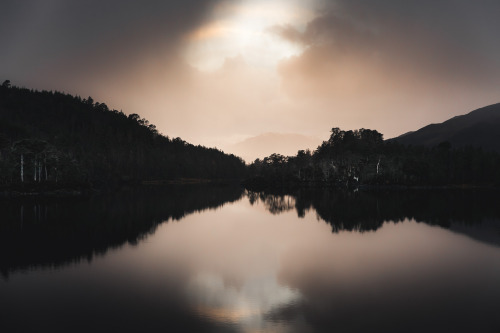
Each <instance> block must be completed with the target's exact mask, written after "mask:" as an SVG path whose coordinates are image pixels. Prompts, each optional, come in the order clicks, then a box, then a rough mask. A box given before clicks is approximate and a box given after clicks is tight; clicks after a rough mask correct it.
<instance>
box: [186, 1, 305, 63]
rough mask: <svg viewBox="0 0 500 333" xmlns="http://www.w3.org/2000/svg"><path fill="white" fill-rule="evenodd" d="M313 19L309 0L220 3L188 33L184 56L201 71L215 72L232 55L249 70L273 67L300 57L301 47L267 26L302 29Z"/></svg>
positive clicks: (302, 48)
mask: <svg viewBox="0 0 500 333" xmlns="http://www.w3.org/2000/svg"><path fill="white" fill-rule="evenodd" d="M313 17H314V12H313V11H312V10H311V5H310V1H304V0H288V1H285V0H279V1H266V0H258V1H255V0H253V1H250V0H245V1H242V2H238V3H231V4H229V3H224V4H222V5H219V6H217V8H216V9H215V10H214V12H213V14H212V17H211V19H210V20H209V22H207V24H205V25H203V26H201V27H199V28H198V29H197V30H195V31H193V32H192V33H191V34H189V36H188V38H187V40H188V46H187V49H186V54H185V56H186V59H187V61H188V63H189V64H191V65H192V66H193V67H195V68H198V69H200V70H203V71H213V70H216V69H218V68H220V67H221V66H222V64H223V63H224V61H225V59H226V58H231V57H236V56H242V57H243V59H244V60H245V63H246V64H247V65H249V66H252V67H260V68H275V66H276V64H277V63H278V62H279V61H280V60H282V59H284V58H288V57H291V56H295V55H299V54H301V53H302V52H303V51H304V47H303V46H301V45H298V44H294V43H291V42H289V41H286V40H284V39H282V38H279V37H277V36H276V35H275V34H272V33H270V30H269V29H270V27H272V26H275V25H282V24H293V25H294V26H295V27H297V28H298V29H305V26H306V24H307V22H308V21H310V20H311V19H312V18H313Z"/></svg>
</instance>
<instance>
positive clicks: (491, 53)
mask: <svg viewBox="0 0 500 333" xmlns="http://www.w3.org/2000/svg"><path fill="white" fill-rule="evenodd" d="M499 14H500V2H498V1H497V0H477V1H469V0H433V1H431V0H421V1H399V0H372V1H363V0H329V1H328V0H309V1H306V0H232V1H230V0H182V1H172V0H171V1H168V0H166V1H165V0H163V1H160V0H150V1H140V2H139V1H133V0H107V1H101V0H99V1H97V0H87V1H83V0H82V1H77V0H71V1H68V0H43V1H42V0H17V1H15V0H4V1H2V2H1V3H0V46H1V47H0V81H3V80H6V79H9V80H11V82H12V84H14V85H16V86H24V87H27V88H33V89H39V90H42V89H43V90H58V91H64V92H67V93H70V94H74V95H79V96H82V97H87V96H92V98H93V99H94V100H96V101H99V102H104V103H106V104H107V105H108V107H110V108H112V109H117V110H123V112H125V113H126V114H131V113H138V114H139V115H141V116H142V117H144V118H146V119H148V120H149V121H150V122H151V123H153V124H155V125H156V126H157V128H158V129H159V130H160V132H162V133H163V134H164V135H168V136H169V137H181V138H182V139H184V140H186V141H188V142H191V143H193V144H201V145H205V146H210V147H217V148H220V149H222V150H224V151H226V152H229V153H235V154H237V155H239V156H242V157H244V158H245V159H246V160H247V161H251V160H253V159H254V158H256V157H264V156H266V155H268V154H269V147H273V148H274V149H276V150H277V151H276V152H277V153H283V154H294V153H295V152H296V150H298V149H305V148H312V149H314V148H315V147H316V145H317V144H319V143H320V142H321V141H322V140H326V139H327V138H328V137H329V131H330V129H331V128H333V127H340V128H341V129H344V130H348V129H359V128H370V129H376V130H378V131H379V132H381V133H382V134H384V138H391V137H395V136H398V135H400V134H403V133H406V132H408V131H412V130H416V129H418V128H420V127H423V126H425V125H427V124H429V123H437V122H442V121H444V120H447V119H449V118H451V117H453V116H457V115H461V114H465V113H467V112H469V111H472V110H474V109H477V108H479V107H482V106H486V105H489V104H493V103H498V102H500V57H499V56H498V55H499V54H500V38H498V31H500V20H498V15H499ZM301 138H302V139H301ZM301 143H302V144H301ZM250 146H251V149H250V148H249V147H250Z"/></svg>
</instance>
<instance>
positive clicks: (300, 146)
mask: <svg viewBox="0 0 500 333" xmlns="http://www.w3.org/2000/svg"><path fill="white" fill-rule="evenodd" d="M320 144H321V139H318V138H315V137H310V136H306V135H302V134H296V133H264V134H260V135H257V136H254V137H251V138H248V139H245V140H243V141H241V142H238V143H236V144H234V145H232V146H230V147H228V149H227V151H231V152H233V153H235V154H237V155H238V156H241V157H242V158H243V159H245V161H247V162H253V161H254V160H255V159H256V158H260V159H262V158H264V157H266V156H269V155H271V154H273V153H278V154H281V155H285V156H293V155H295V154H297V151H299V150H306V149H311V150H314V149H316V148H317V147H318V145H320Z"/></svg>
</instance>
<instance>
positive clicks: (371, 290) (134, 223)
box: [0, 186, 500, 332]
mask: <svg viewBox="0 0 500 333" xmlns="http://www.w3.org/2000/svg"><path fill="white" fill-rule="evenodd" d="M499 198H500V196H498V195H497V194H495V193H483V192H471V191H469V192H445V191H436V192H417V193H414V192H411V193H405V192H403V193H378V194H370V193H335V192H329V191H298V192H295V193H289V194H287V195H284V194H263V193H249V192H244V191H243V190H241V189H239V188H231V187H208V186H203V187H198V186H193V187H175V188H169V189H146V190H144V189H143V190H138V191H133V192H126V193H120V194H116V195H112V196H100V197H94V198H88V199H71V200H69V199H65V200H49V199H44V200H42V199H30V200H26V199H24V200H3V201H1V202H0V208H1V209H2V212H4V213H3V214H4V217H3V218H2V222H1V223H0V224H1V227H0V231H1V236H0V242H1V245H0V246H1V247H0V250H1V254H0V260H1V261H0V269H1V272H2V279H1V280H0V331H2V332H15V331H20V332H35V331H36V332H75V331H77V332H78V331H82V332H102V331H114V332H129V331H130V332H159V331H164V332H500V220H499V217H500V207H499V205H498V203H499V201H498V199H499Z"/></svg>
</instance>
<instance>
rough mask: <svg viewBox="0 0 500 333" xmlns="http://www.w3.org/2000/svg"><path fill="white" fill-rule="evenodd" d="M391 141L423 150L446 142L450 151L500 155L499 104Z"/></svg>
mask: <svg viewBox="0 0 500 333" xmlns="http://www.w3.org/2000/svg"><path fill="white" fill-rule="evenodd" d="M391 140H395V141H397V142H400V143H403V144H412V145H425V146H434V145H437V144H439V143H441V142H443V141H449V142H450V143H451V144H452V146H453V147H464V146H475V147H482V148H483V149H485V150H493V151H497V152H500V103H498V104H493V105H490V106H486V107H483V108H480V109H477V110H475V111H472V112H470V113H468V114H466V115H463V116H457V117H454V118H451V119H449V120H447V121H445V122H443V123H440V124H431V125H428V126H425V127H423V128H421V129H419V130H417V131H414V132H409V133H405V134H403V135H401V136H399V137H397V138H394V139H391Z"/></svg>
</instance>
